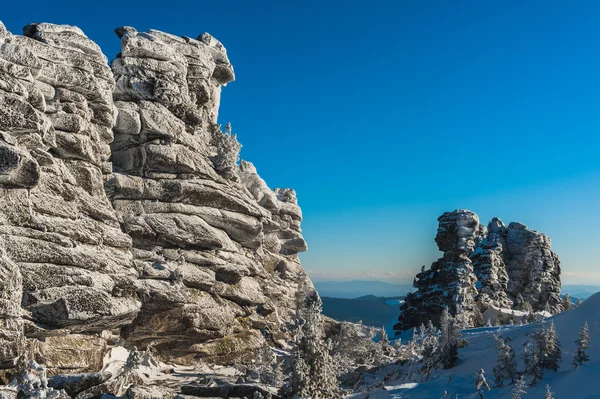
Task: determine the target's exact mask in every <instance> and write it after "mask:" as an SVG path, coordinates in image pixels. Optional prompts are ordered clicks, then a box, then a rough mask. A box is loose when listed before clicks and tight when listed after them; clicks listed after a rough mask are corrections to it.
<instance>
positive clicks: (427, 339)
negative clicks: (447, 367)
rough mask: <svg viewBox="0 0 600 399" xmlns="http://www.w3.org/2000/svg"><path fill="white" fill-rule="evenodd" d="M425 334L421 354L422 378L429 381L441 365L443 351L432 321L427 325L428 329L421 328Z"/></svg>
mask: <svg viewBox="0 0 600 399" xmlns="http://www.w3.org/2000/svg"><path fill="white" fill-rule="evenodd" d="M421 331H422V334H423V338H422V345H423V351H422V353H421V369H420V371H421V377H422V379H423V381H427V380H429V377H430V376H431V373H432V372H433V370H434V369H435V368H436V367H437V366H438V365H439V364H440V361H441V360H442V358H441V351H440V340H439V336H438V333H437V331H436V329H435V327H434V326H433V323H432V322H431V320H429V323H428V324H427V328H425V327H421Z"/></svg>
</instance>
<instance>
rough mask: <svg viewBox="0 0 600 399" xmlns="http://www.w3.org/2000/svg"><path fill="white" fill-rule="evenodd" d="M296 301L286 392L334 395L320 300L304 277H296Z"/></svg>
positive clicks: (300, 394) (334, 374)
mask: <svg viewBox="0 0 600 399" xmlns="http://www.w3.org/2000/svg"><path fill="white" fill-rule="evenodd" d="M296 301H297V304H296V309H297V310H296V330H295V334H294V343H295V345H294V350H293V353H292V365H291V366H292V367H291V369H292V377H291V381H290V383H289V384H288V386H287V390H288V391H289V392H288V393H291V395H290V396H293V395H294V394H295V395H298V396H300V397H306V398H319V397H325V398H329V397H337V396H339V393H340V392H339V388H338V384H337V378H336V373H335V370H334V367H333V362H332V359H331V355H330V353H329V349H330V348H329V345H328V342H326V341H325V337H324V329H323V319H322V317H321V310H322V306H323V302H322V301H321V298H320V297H319V294H317V292H316V291H315V290H314V288H312V287H311V286H310V285H309V282H308V279H303V278H300V284H299V287H298V292H297V297H296Z"/></svg>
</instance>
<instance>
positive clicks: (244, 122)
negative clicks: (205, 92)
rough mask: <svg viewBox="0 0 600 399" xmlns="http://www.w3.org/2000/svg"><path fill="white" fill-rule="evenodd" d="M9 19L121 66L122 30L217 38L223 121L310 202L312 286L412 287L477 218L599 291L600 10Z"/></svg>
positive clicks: (254, 158) (139, 9)
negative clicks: (56, 29) (368, 283)
mask: <svg viewBox="0 0 600 399" xmlns="http://www.w3.org/2000/svg"><path fill="white" fill-rule="evenodd" d="M0 20H2V21H3V22H4V23H5V25H6V26H7V28H9V30H11V31H12V32H14V33H20V32H21V27H22V26H24V25H26V24H27V23H29V22H53V23H66V24H72V25H78V26H79V27H80V28H82V29H83V30H84V32H86V34H87V35H88V36H89V37H90V38H92V39H93V40H95V41H96V42H97V43H98V44H99V45H100V46H101V47H102V48H103V49H104V51H105V53H106V54H107V56H108V57H109V59H112V58H113V57H114V56H115V55H116V53H117V52H118V51H119V41H118V39H117V37H116V35H114V33H113V32H112V29H113V28H116V27H118V26H121V25H130V26H134V27H136V28H137V29H138V30H146V29H149V28H154V29H159V30H164V31H167V32H170V33H174V34H178V35H187V36H191V37H196V36H197V35H198V34H200V33H202V32H204V31H208V32H210V33H211V34H213V35H214V36H215V37H216V38H218V39H219V40H221V41H222V42H223V43H224V45H225V46H226V47H227V49H228V52H229V56H230V59H231V61H232V63H233V64H234V67H235V70H236V75H237V81H236V82H233V83H231V84H230V85H229V86H228V87H226V88H225V90H224V93H223V99H222V104H221V117H220V119H221V122H222V123H226V122H227V121H231V123H232V126H233V130H234V132H236V133H237V134H238V138H239V140H240V141H241V142H242V144H243V145H244V147H243V149H242V157H243V158H244V159H247V160H249V161H251V162H253V163H254V164H255V165H256V167H257V168H258V171H259V173H260V174H261V175H262V176H263V178H264V179H265V180H266V181H267V182H268V184H269V185H270V186H271V187H293V188H295V189H296V190H297V192H298V197H299V201H300V205H301V206H302V208H303V211H304V217H305V220H304V222H303V228H304V233H305V237H306V239H307V241H308V243H309V252H307V253H305V254H303V255H302V257H301V260H302V263H303V265H304V267H305V268H306V269H307V270H309V271H310V273H311V275H312V276H313V278H314V279H315V280H323V279H344V278H371V279H381V280H385V281H390V282H406V281H412V276H413V275H414V274H415V272H416V271H418V270H419V269H420V266H421V265H423V264H427V265H429V264H430V263H431V262H432V261H433V260H435V259H436V258H437V257H438V256H439V253H438V252H437V250H436V247H435V243H434V242H433V238H434V236H435V233H436V225H437V221H436V219H437V217H438V216H439V215H440V214H441V213H443V212H444V211H447V210H453V209H456V208H467V209H471V210H473V211H475V212H477V213H478V214H479V215H480V217H481V219H482V220H484V221H485V222H487V221H489V219H491V218H492V217H493V216H498V217H500V218H501V219H503V220H504V221H505V222H510V221H520V222H523V223H524V224H526V225H528V226H529V227H531V228H533V229H535V230H539V231H542V232H544V233H546V234H548V235H549V236H550V237H551V238H552V243H553V249H554V250H555V251H556V252H557V253H558V254H559V255H560V257H561V259H562V266H563V272H564V282H566V283H588V284H598V283H600V261H599V255H598V253H599V248H600V244H599V238H600V234H599V231H598V229H599V227H600V210H599V207H600V158H599V157H598V150H599V149H600V135H599V128H600V112H599V110H600V23H599V22H598V21H600V2H597V1H568V2H567V1H552V0H543V1H535V0H529V1H479V0H472V1H460V0H452V1H450V0H439V1H428V0H423V1H377V0H374V1H354V0H344V1H337V0H336V1H326V0H320V1H315V0H305V1H296V0H289V1H287V0H286V1H281V0H272V1H250V0H248V1H233V0H230V1H226V2H225V1H222V2H221V1H216V0H213V1H182V0H170V1H160V2H159V1H152V0H146V1H136V0H119V1H114V0H104V1H102V2H91V1H88V2H85V1H81V0H77V1H60V0H56V1H22V2H21V1H10V2H7V4H3V5H2V12H1V13H0Z"/></svg>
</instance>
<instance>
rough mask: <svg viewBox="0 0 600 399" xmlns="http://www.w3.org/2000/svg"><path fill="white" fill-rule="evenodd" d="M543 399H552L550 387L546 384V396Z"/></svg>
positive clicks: (552, 393) (552, 394)
mask: <svg viewBox="0 0 600 399" xmlns="http://www.w3.org/2000/svg"><path fill="white" fill-rule="evenodd" d="M544 399H554V392H552V391H551V390H550V385H548V384H546V394H545V395H544Z"/></svg>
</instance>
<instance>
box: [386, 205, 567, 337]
mask: <svg viewBox="0 0 600 399" xmlns="http://www.w3.org/2000/svg"><path fill="white" fill-rule="evenodd" d="M438 222H439V225H438V231H437V235H436V238H435V241H436V243H437V244H438V248H439V249H440V251H443V252H444V256H443V257H442V258H440V259H438V260H437V261H435V262H434V263H433V264H432V265H431V267H430V268H429V269H425V268H423V269H422V270H421V272H420V273H418V274H417V276H416V277H415V280H414V286H415V288H417V291H416V292H414V293H410V294H408V295H407V297H406V302H405V303H404V304H403V305H402V306H401V307H400V309H401V310H402V313H401V314H400V317H399V319H398V323H397V324H396V325H395V326H394V328H395V330H396V331H397V334H400V333H402V332H403V331H406V330H408V329H410V328H412V327H416V326H419V325H420V324H426V323H427V322H428V320H431V321H432V322H433V323H434V324H435V325H437V323H438V321H439V316H440V314H441V312H442V309H444V308H445V307H448V308H449V310H450V312H451V314H452V315H459V317H460V319H461V320H462V322H463V324H464V325H465V326H481V325H483V323H484V320H487V319H489V317H490V314H492V313H494V315H496V314H497V313H498V309H506V311H502V312H501V313H505V314H506V315H508V316H510V317H512V316H511V314H512V310H515V311H521V310H524V309H523V305H524V302H527V303H528V304H529V306H530V307H531V309H530V310H531V311H535V312H537V313H540V312H543V311H550V312H551V313H557V312H560V311H561V310H562V306H561V304H560V289H561V282H560V261H559V258H558V256H557V255H556V254H555V253H554V252H552V250H551V249H550V239H549V238H548V237H547V236H546V235H544V234H542V233H539V232H537V231H533V230H531V229H529V228H527V226H525V225H523V224H521V223H510V224H509V225H508V227H506V226H505V225H504V223H502V221H501V220H500V219H498V218H494V219H492V221H491V222H490V223H489V225H488V227H487V228H486V227H485V226H484V225H482V224H480V223H479V218H478V217H477V215H476V214H475V213H473V212H471V211H469V210H455V211H453V212H446V213H444V214H443V215H442V216H440V217H439V219H438ZM490 309H491V311H488V310H490ZM494 309H495V310H494ZM486 312H487V318H486V317H483V316H482V314H485V313H486Z"/></svg>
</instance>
